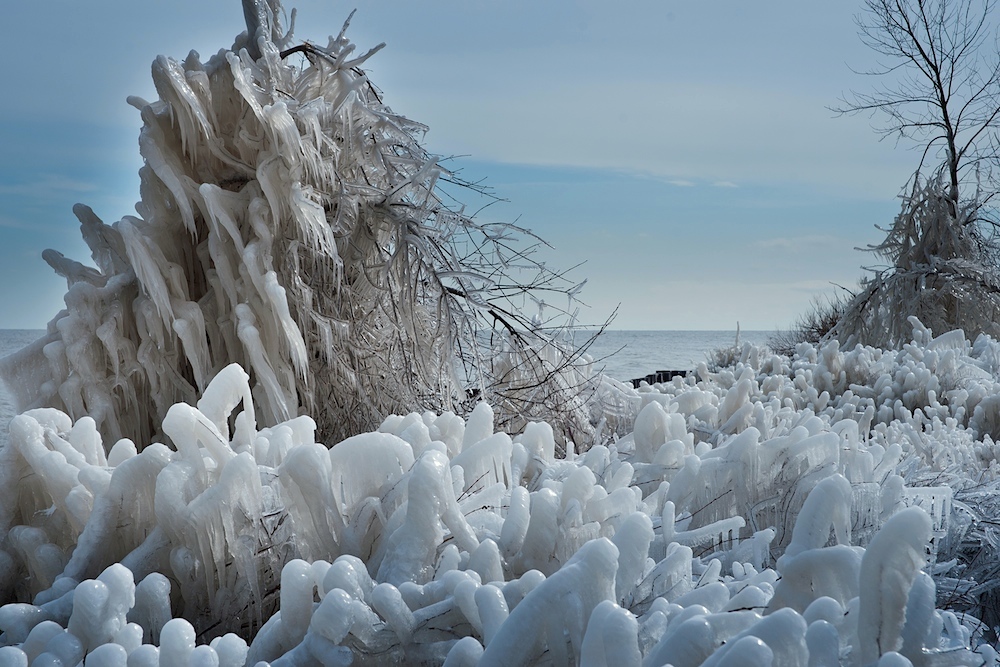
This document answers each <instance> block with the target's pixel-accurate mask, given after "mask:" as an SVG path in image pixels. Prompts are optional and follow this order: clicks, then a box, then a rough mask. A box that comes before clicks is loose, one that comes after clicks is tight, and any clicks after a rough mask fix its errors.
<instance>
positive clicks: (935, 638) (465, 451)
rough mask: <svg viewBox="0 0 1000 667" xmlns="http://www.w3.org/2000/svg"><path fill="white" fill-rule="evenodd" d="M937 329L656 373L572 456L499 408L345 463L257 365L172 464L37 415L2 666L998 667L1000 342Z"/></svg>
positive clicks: (415, 421) (420, 419) (218, 399)
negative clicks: (667, 378)
mask: <svg viewBox="0 0 1000 667" xmlns="http://www.w3.org/2000/svg"><path fill="white" fill-rule="evenodd" d="M914 326H915V331H914V333H915V335H914V340H913V342H912V343H910V344H908V345H906V346H904V348H903V349H901V350H898V351H882V350H876V349H873V348H863V347H858V348H855V349H854V350H851V351H849V352H846V353H845V352H844V351H842V350H840V349H839V347H838V346H837V345H836V343H830V344H826V345H825V346H823V347H819V348H817V347H814V346H808V345H803V346H801V347H800V348H799V350H798V352H797V353H796V355H795V356H794V357H792V358H788V357H780V356H776V355H771V354H769V353H768V352H767V350H766V349H761V348H751V347H749V346H748V348H747V349H745V350H744V353H743V355H742V360H741V361H738V362H737V363H736V365H735V366H733V367H730V368H724V369H720V370H719V371H718V372H715V373H709V372H708V371H707V369H706V368H702V369H701V371H700V374H699V375H698V376H697V377H691V378H688V379H681V378H678V379H675V380H673V381H671V382H669V383H665V384H661V385H654V386H652V387H650V386H642V387H641V388H640V389H639V390H638V391H636V392H635V394H634V397H635V411H634V415H633V416H634V420H635V424H636V427H635V430H634V431H633V432H632V433H630V434H628V435H627V436H625V437H622V438H618V439H612V440H610V441H609V442H608V443H607V444H604V445H596V446H594V447H591V448H590V449H589V450H587V451H585V452H580V453H577V454H575V455H571V456H567V457H565V458H560V457H557V456H555V454H554V451H555V437H554V434H553V431H552V429H551V428H550V427H549V426H548V425H547V424H545V423H543V422H538V423H532V424H530V425H529V426H528V427H527V428H526V429H524V431H523V432H522V433H515V434H509V433H507V432H504V431H497V430H496V426H495V424H494V422H493V420H494V413H493V411H492V410H491V409H490V408H489V406H487V405H486V404H481V405H480V406H479V407H477V408H476V410H474V411H473V413H472V414H471V415H470V417H469V418H468V419H467V420H465V419H462V418H459V417H457V416H455V415H454V414H451V413H447V412H445V413H441V414H437V413H432V412H425V413H423V414H419V413H412V414H409V415H394V416H390V417H388V418H386V419H385V420H384V422H383V424H382V426H381V428H380V429H379V430H378V431H376V432H370V433H366V434H361V435H358V436H353V437H351V438H348V439H346V440H345V441H343V442H341V443H340V444H337V445H336V446H334V447H332V448H329V449H328V448H327V447H326V446H324V445H322V444H318V443H317V442H316V441H315V425H314V423H313V422H312V420H310V419H309V418H308V417H304V416H300V417H294V418H291V419H288V420H285V421H281V422H278V423H276V424H272V425H267V424H266V422H265V421H261V420H260V418H259V417H258V415H259V411H257V410H256V409H255V404H254V400H253V392H252V390H251V388H250V377H249V375H248V374H247V373H245V372H244V371H243V370H242V369H241V368H240V367H239V366H237V365H232V366H230V367H227V368H225V369H223V371H222V372H220V373H219V374H218V375H217V376H216V377H215V378H214V379H212V380H211V381H210V382H209V384H208V385H207V386H206V389H205V392H204V393H203V396H202V398H201V400H199V401H198V402H197V404H196V405H188V404H184V403H178V404H176V405H174V406H173V407H171V408H170V410H169V411H168V412H167V418H166V419H165V423H164V426H163V429H164V432H165V433H167V434H169V437H170V440H171V442H172V443H173V444H174V447H173V448H171V447H167V446H165V445H163V444H159V443H149V444H147V445H146V446H145V447H142V448H138V447H136V446H135V445H133V444H132V443H131V442H130V441H128V440H121V441H119V442H117V443H115V444H114V445H113V446H111V447H108V448H107V451H108V454H105V451H106V446H105V444H104V443H103V440H102V438H101V435H100V433H99V432H98V431H97V429H96V428H95V425H94V422H93V420H91V419H89V418H87V417H83V418H81V419H78V420H77V421H76V422H74V421H73V420H71V419H70V418H69V417H67V416H66V415H65V414H63V413H61V412H59V411H57V410H54V409H38V410H30V411H27V412H26V413H24V414H22V415H20V416H18V417H17V418H15V419H14V421H13V422H12V424H11V436H10V442H9V444H8V445H7V446H6V447H5V448H4V449H3V450H2V452H0V453H2V456H3V462H2V463H3V465H2V466H0V470H2V471H3V474H4V476H5V481H6V482H7V484H6V486H7V487H8V488H11V489H16V492H14V493H9V494H6V495H4V496H3V504H2V505H0V509H2V514H0V517H2V529H3V531H4V535H5V537H4V540H3V542H2V544H3V551H2V552H0V565H2V567H3V568H4V572H3V576H2V581H3V582H4V584H5V586H6V590H5V596H6V598H7V599H8V600H17V601H16V602H11V603H10V604H7V605H5V606H3V607H0V631H2V635H0V644H3V648H2V649H0V664H11V665H16V664H46V665H48V664H51V665H58V664H62V665H67V664H69V665H76V664H79V663H80V661H81V659H83V658H86V663H85V664H91V663H93V664H102V665H115V664H122V665H126V664H127V665H201V664H219V665H244V664H246V665H267V664H269V665H273V666H277V665H313V664H315V665H337V664H385V663H387V662H399V663H413V662H425V663H429V664H448V665H493V664H497V665H508V664H556V665H569V664H586V665H611V664H615V665H629V664H631V665H644V666H651V665H664V664H670V665H673V666H674V667H683V666H686V665H691V666H694V665H702V664H704V665H715V666H719V665H754V666H756V665H806V664H809V665H872V664H876V663H877V664H880V665H881V664H888V665H932V664H933V665H980V664H983V665H990V664H997V659H996V654H995V653H994V652H993V649H992V648H991V647H990V645H989V643H988V642H989V640H990V639H991V637H992V635H991V634H990V633H991V632H992V630H991V629H990V627H989V625H987V623H988V622H989V621H990V620H991V617H989V616H988V615H987V616H985V617H984V618H982V619H980V618H977V614H983V613H986V614H988V613H989V609H990V608H991V605H992V603H991V602H990V600H991V599H992V598H991V597H990V596H991V594H992V590H993V588H992V587H991V586H990V585H989V582H988V578H989V575H990V574H991V570H990V569H989V568H990V567H992V565H988V564H984V563H989V562H990V559H991V558H993V559H995V557H996V551H995V547H993V546H992V544H993V543H992V542H991V541H990V537H989V528H988V525H987V524H985V523H984V522H983V521H982V519H981V518H980V516H981V515H980V512H983V513H986V512H988V511H990V510H991V509H992V508H993V507H994V505H993V503H995V500H993V498H994V497H995V496H996V490H995V487H996V486H997V485H998V484H1000V478H998V474H997V473H998V472H1000V466H998V463H997V454H998V453H1000V451H998V450H997V449H996V447H995V446H994V444H993V440H992V437H991V436H990V435H989V434H988V433H985V432H980V431H979V430H978V429H979V428H983V425H985V424H987V423H991V422H990V421H989V419H987V418H985V416H986V415H987V412H986V408H983V407H982V403H983V402H984V401H986V400H988V396H990V395H995V394H997V393H1000V381H998V380H997V379H996V378H997V371H998V368H997V364H996V360H997V359H1000V343H998V342H996V341H993V340H991V339H989V338H986V337H981V338H980V339H978V340H977V341H975V343H969V341H967V340H965V339H964V337H961V336H960V335H956V334H954V333H952V334H945V335H944V336H939V337H937V338H933V337H932V336H930V334H929V332H926V330H924V329H922V327H921V326H920V325H919V323H916V322H915V323H914ZM973 369H978V370H975V371H973ZM928 374H929V375H928ZM925 376H926V377H925ZM913 377H918V378H920V377H923V378H924V380H925V382H924V383H923V384H921V385H920V386H917V385H915V384H913V380H911V379H910V378H913ZM929 378H933V382H932V383H931V384H933V385H934V386H935V387H936V389H928V388H927V380H928V379H929ZM938 391H940V394H938V393H937V392H938ZM938 395H940V396H942V397H945V400H946V401H947V403H942V402H940V401H939V400H938V399H937V396H938ZM977 399H978V400H977ZM747 406H749V407H747ZM977 408H981V409H977ZM741 412H742V413H745V418H744V419H742V420H739V421H740V423H739V424H736V423H735V422H734V421H733V419H732V417H733V415H736V414H739V413H741ZM928 415H930V416H928ZM977 415H979V416H978V417H977ZM931 482H933V483H934V486H930V485H929V484H930V483H931ZM944 482H946V483H947V484H943V483H944ZM980 552H983V553H985V554H991V555H988V556H984V555H983V554H982V553H980ZM984 584H985V585H984Z"/></svg>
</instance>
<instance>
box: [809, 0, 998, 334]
mask: <svg viewBox="0 0 1000 667" xmlns="http://www.w3.org/2000/svg"><path fill="white" fill-rule="evenodd" d="M865 6H866V9H867V11H866V12H865V13H864V14H863V15H862V16H860V17H859V19H858V26H859V29H860V34H861V38H862V40H863V41H864V43H865V44H867V45H868V46H869V47H870V48H871V49H873V50H874V51H875V52H876V53H878V54H879V55H880V56H881V57H882V59H881V61H880V62H879V64H878V65H877V67H875V68H874V69H871V70H868V71H866V72H864V74H867V75H870V76H875V77H878V78H879V79H880V85H879V86H878V87H877V88H876V89H875V90H874V91H873V92H870V93H853V96H852V97H851V98H850V99H849V100H844V106H842V107H840V108H836V109H834V110H835V111H837V112H839V113H844V114H854V113H863V112H870V113H872V114H873V115H879V114H881V115H882V116H883V118H884V119H885V124H884V125H883V126H882V127H881V128H880V129H879V132H880V134H881V135H882V136H883V137H895V138H896V140H897V141H899V140H901V139H905V140H910V141H913V142H915V144H916V146H917V147H918V148H920V149H921V156H920V161H919V163H918V166H917V168H916V170H915V172H914V175H913V179H912V182H911V183H910V187H909V188H908V193H907V194H906V195H905V196H904V197H903V207H902V211H901V212H900V214H899V215H898V216H897V217H896V219H895V221H894V222H893V224H892V225H891V226H890V227H888V228H886V229H884V230H883V231H885V232H886V238H885V240H884V241H882V242H881V243H879V244H877V245H874V246H869V247H868V248H867V250H869V251H871V252H874V253H876V254H877V255H878V256H880V257H881V258H882V259H884V260H886V262H887V264H888V265H887V266H885V267H884V268H882V269H880V270H877V271H874V272H873V275H872V276H871V277H869V278H868V279H866V280H864V281H862V285H861V288H860V289H859V291H858V293H857V294H855V295H853V298H851V299H850V300H849V301H848V302H847V303H846V305H845V307H844V309H843V311H842V312H841V313H839V320H838V321H837V323H836V325H835V326H834V327H833V328H832V329H831V330H830V332H829V333H828V334H827V336H826V337H827V338H831V337H832V338H838V339H840V340H842V341H843V342H862V343H868V344H872V345H879V346H895V345H899V344H902V343H904V342H906V340H907V339H908V338H907V337H908V336H909V331H910V326H909V324H908V323H907V317H909V316H910V315H916V316H917V317H919V318H921V320H922V321H924V323H925V324H927V325H929V326H931V327H932V328H934V329H937V330H938V331H941V330H942V329H952V328H962V329H964V330H965V331H966V332H967V333H969V334H970V335H975V334H977V333H980V332H983V331H987V332H989V333H992V334H994V335H996V333H997V327H996V324H994V323H995V322H997V321H998V317H997V316H998V315H1000V276H998V271H997V259H998V252H997V249H998V247H997V244H996V229H997V225H996V216H995V210H994V208H993V206H992V205H991V204H990V202H991V200H992V199H993V197H994V196H995V194H996V192H997V187H996V183H995V182H994V179H993V171H994V170H993V167H994V165H995V164H996V161H997V155H998V154H997V146H998V130H1000V54H998V52H997V49H996V35H995V31H994V26H993V25H991V23H990V20H991V18H992V15H991V12H992V9H993V6H994V1H993V0H866V2H865Z"/></svg>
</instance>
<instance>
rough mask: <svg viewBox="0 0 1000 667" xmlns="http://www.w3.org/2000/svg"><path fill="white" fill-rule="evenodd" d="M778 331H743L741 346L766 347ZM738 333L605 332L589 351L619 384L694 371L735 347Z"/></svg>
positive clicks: (597, 362) (596, 362) (597, 363)
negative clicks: (714, 355)
mask: <svg viewBox="0 0 1000 667" xmlns="http://www.w3.org/2000/svg"><path fill="white" fill-rule="evenodd" d="M775 333H776V332H774V331H741V332H740V344H741V345H742V344H743V343H745V342H747V341H749V342H751V343H755V344H764V343H767V341H768V340H769V339H770V338H771V337H772V336H774V334H775ZM735 342H736V331H735V330H733V331H605V332H604V333H603V334H601V335H600V336H599V337H598V338H597V339H596V340H595V341H594V343H593V344H592V345H591V346H590V348H589V349H588V354H590V356H592V357H593V358H594V359H595V364H594V365H595V366H596V367H597V368H600V367H602V366H603V367H604V372H605V373H606V374H607V375H610V376H611V377H613V378H615V379H617V380H622V381H626V380H631V379H632V378H639V377H644V376H646V375H648V374H649V373H653V372H656V371H675V370H676V371H682V370H691V369H693V368H694V367H696V366H697V365H698V364H699V363H701V362H702V361H705V360H706V359H707V355H708V353H709V352H711V351H712V350H717V349H719V348H725V347H732V345H733V344H734V343H735Z"/></svg>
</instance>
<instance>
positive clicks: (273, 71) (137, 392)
mask: <svg viewBox="0 0 1000 667" xmlns="http://www.w3.org/2000/svg"><path fill="white" fill-rule="evenodd" d="M244 5H245V6H246V10H247V12H248V15H247V18H248V28H249V33H248V34H249V36H248V34H247V33H244V34H243V35H242V36H240V37H239V38H237V40H236V43H235V44H234V46H233V47H232V49H230V50H221V51H219V52H218V53H217V54H215V55H213V56H211V57H210V58H208V59H207V60H205V61H203V60H202V59H201V57H200V56H199V55H198V54H197V53H195V52H191V53H190V54H189V55H188V56H187V58H185V59H184V60H183V61H177V60H174V59H172V58H167V57H164V56H160V57H158V58H157V59H156V60H155V61H154V62H153V65H152V78H153V83H154V85H155V87H156V91H157V94H158V96H159V99H157V100H154V101H152V102H147V101H146V100H142V99H139V98H135V97H132V98H129V102H130V104H131V105H132V106H134V107H135V108H136V109H137V110H139V112H140V114H141V118H142V124H143V125H142V130H141V131H140V135H139V150H140V154H141V155H142V158H143V161H144V166H143V167H142V169H141V170H140V172H139V176H140V182H141V184H140V196H141V201H139V202H138V203H137V204H136V213H137V215H135V216H132V215H129V216H125V217H124V218H122V219H121V220H119V221H118V222H115V223H113V224H105V223H104V222H103V221H102V220H101V219H100V218H98V216H97V215H96V214H95V213H94V211H92V210H91V209H90V208H89V207H87V206H84V205H82V204H78V205H77V206H76V207H74V213H75V214H76V216H77V217H78V218H79V220H80V223H81V231H82V234H83V239H84V241H85V242H86V243H87V245H88V246H89V248H90V250H91V255H92V258H93V261H94V264H95V266H94V267H88V266H84V265H83V264H81V263H79V262H76V261H74V260H71V259H68V258H66V257H63V256H62V255H61V254H60V253H58V252H56V251H53V250H47V251H46V252H45V253H43V257H44V258H45V260H46V261H47V262H48V263H49V264H50V265H51V266H52V268H53V269H54V270H55V271H56V272H57V273H58V274H59V275H61V276H63V277H65V278H66V280H67V284H68V290H67V292H66V295H65V298H64V300H65V303H66V308H65V310H63V311H62V312H60V313H59V314H57V315H56V317H55V318H54V319H53V320H52V321H51V322H50V324H49V326H48V331H47V332H46V334H45V336H44V337H42V338H41V339H40V340H38V341H36V342H35V343H34V344H32V345H30V346H28V347H27V348H25V349H24V350H22V351H21V352H19V353H16V354H14V355H12V356H11V357H9V358H7V359H5V360H4V361H3V362H0V374H2V375H3V377H4V378H5V381H6V382H7V384H8V387H9V389H10V390H11V393H12V395H14V396H15V397H16V399H17V405H18V409H19V410H25V409H29V408H37V407H52V408H58V409H59V410H61V411H62V412H64V413H66V414H68V415H70V416H71V417H72V418H73V419H74V420H77V419H79V418H81V417H83V416H89V417H91V418H93V420H94V422H95V424H96V427H97V428H98V430H99V431H100V432H101V433H102V435H104V436H105V437H106V438H108V439H110V440H118V439H119V438H122V437H128V438H130V439H132V440H133V441H134V442H136V443H137V444H138V445H139V446H140V447H141V446H142V445H143V444H144V443H146V442H149V441H150V440H152V439H154V438H159V437H160V436H161V431H160V430H159V428H160V424H161V423H162V421H163V419H164V418H165V416H166V413H167V410H168V409H170V407H171V406H172V405H174V404H175V403H177V402H182V401H183V402H188V403H193V402H194V401H195V400H196V398H197V397H198V396H199V395H200V394H201V392H203V391H204V390H205V387H206V386H207V384H208V381H209V380H210V379H211V378H212V377H214V376H215V375H216V374H217V373H218V372H219V371H221V370H222V369H223V368H224V367H225V366H227V365H228V364H230V363H239V364H240V365H241V366H243V367H244V368H245V369H246V370H247V372H249V373H250V374H251V376H252V383H251V387H252V391H253V394H254V399H255V401H256V404H257V409H258V411H259V412H260V414H261V415H262V416H264V417H265V418H266V419H267V420H268V421H269V422H271V423H277V422H280V421H285V420H287V419H289V418H291V417H295V416H297V415H299V414H302V413H307V414H311V415H313V417H314V419H315V420H316V421H317V427H318V429H319V432H320V433H321V434H322V435H323V438H324V439H325V440H330V441H334V440H341V439H343V438H345V437H347V436H349V435H354V434H357V433H361V432H365V431H368V430H371V429H374V428H376V427H377V426H378V424H379V423H380V422H381V420H382V418H383V417H384V416H385V415H387V414H390V413H393V412H408V411H411V410H418V411H422V410H425V409H433V410H435V411H438V412H441V411H448V410H454V411H459V412H462V411H467V410H471V408H472V406H473V405H474V402H475V401H474V400H470V398H469V396H470V394H476V395H478V396H479V397H481V398H483V399H486V398H489V399H490V400H491V402H492V403H493V405H494V406H495V407H496V408H497V410H498V416H499V418H500V419H501V420H503V421H504V422H510V423H511V428H515V429H517V430H520V428H522V427H523V425H524V423H525V417H527V418H528V419H531V418H533V415H535V416H537V415H540V414H541V415H544V416H546V418H548V419H549V421H550V422H552V423H553V424H554V425H556V426H557V439H558V441H559V442H560V445H562V444H563V443H564V442H565V440H566V439H572V440H574V441H575V442H577V443H581V444H582V443H589V442H592V441H594V440H598V439H600V437H601V434H600V431H601V429H603V428H604V427H605V426H607V425H609V424H610V426H611V427H612V429H614V427H615V426H616V425H617V421H616V416H615V414H613V413H612V411H611V410H609V409H607V408H608V407H610V405H611V404H613V403H615V402H616V400H617V399H616V392H615V391H614V387H613V386H612V385H614V384H615V383H613V382H610V381H607V380H603V381H601V382H595V381H594V379H593V378H592V376H591V375H590V373H589V372H587V369H586V368H578V366H580V365H581V364H579V363H578V362H579V355H578V353H577V350H576V348H575V347H574V346H573V345H572V344H571V343H569V342H567V338H566V337H565V336H557V335H555V334H554V333H553V332H554V331H557V330H559V329H560V326H561V324H566V325H567V326H571V325H572V322H573V321H574V320H573V318H574V317H575V306H574V303H575V301H574V299H573V298H572V294H573V293H574V291H573V288H574V286H573V285H572V283H570V282H569V281H568V280H566V279H565V278H564V274H561V273H559V272H554V271H551V270H548V269H546V268H545V266H544V264H543V263H542V262H539V261H536V260H535V259H533V257H532V255H533V248H534V246H535V245H536V240H535V239H534V237H532V236H531V235H530V233H527V232H526V230H521V229H519V228H517V227H515V226H514V225H510V224H503V223H490V222H482V221H480V220H478V219H474V217H473V216H471V215H468V214H466V213H465V212H464V208H463V207H462V206H460V205H457V204H456V205H451V203H450V202H451V201H452V198H453V197H454V196H455V195H457V194H458V193H449V192H443V191H442V189H441V185H440V184H441V183H442V182H443V181H449V182H452V183H454V182H456V180H459V179H457V177H456V176H455V175H453V174H451V173H449V172H448V171H447V170H446V169H445V168H444V167H442V166H441V165H440V164H439V158H438V157H436V156H433V155H431V154H429V153H428V152H427V151H426V150H425V149H424V147H423V145H422V143H421V138H422V135H423V133H424V132H425V131H426V127H424V126H423V125H421V124H419V123H416V122H413V121H411V120H409V119H407V118H405V117H404V116H402V115H400V114H398V113H395V112H394V111H393V110H392V109H391V108H390V107H389V106H388V105H387V104H386V102H385V101H384V100H383V96H382V93H381V91H379V90H378V89H377V88H376V87H375V86H374V85H373V84H372V83H371V82H370V81H369V79H368V76H367V74H366V72H365V71H364V70H362V69H361V68H362V66H363V65H364V64H365V63H366V61H367V59H368V58H369V57H370V56H371V55H372V54H373V53H375V52H376V51H378V48H380V47H376V48H375V49H372V50H371V51H369V52H368V53H365V54H360V55H359V54H357V53H355V46H354V44H352V43H351V42H350V40H348V39H347V38H346V37H345V34H344V31H341V33H340V34H339V35H337V36H335V37H331V38H330V40H329V43H328V44H327V45H326V46H318V45H313V44H310V43H294V40H293V38H292V33H291V30H289V31H288V32H287V33H286V32H285V31H284V30H283V28H282V21H281V18H282V8H281V4H280V2H277V0H270V1H268V2H265V1H264V0H246V1H245V2H244ZM294 16H295V14H294V12H293V13H292V23H293V24H294ZM346 28H347V25H346V24H345V26H344V29H345V30H346ZM539 291H544V292H545V298H546V299H547V301H548V302H549V304H550V305H549V312H550V313H552V312H554V311H555V310H559V309H556V308H554V307H553V306H552V305H551V303H552V302H553V301H554V300H555V299H554V298H553V296H552V293H553V292H555V293H556V294H558V295H560V296H563V297H569V304H568V305H567V306H566V307H565V308H563V309H562V310H563V315H564V316H563V317H562V319H559V318H552V319H549V318H543V319H542V320H540V321H539V322H534V321H532V319H531V318H530V317H529V316H527V315H524V314H522V312H521V308H522V307H523V305H524V304H523V302H524V301H527V300H528V296H529V295H531V294H534V293H535V292H539ZM529 303H530V301H529ZM609 386H611V391H609V390H608V389H609ZM605 399H610V402H609V401H608V400H605ZM594 401H596V402H597V404H605V405H604V407H605V409H603V410H601V411H600V412H601V414H599V415H597V414H594V413H593V410H592V408H591V405H592V403H593V402H594ZM619 412H620V411H619ZM556 415H562V416H563V417H562V418H559V419H557V418H556Z"/></svg>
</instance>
